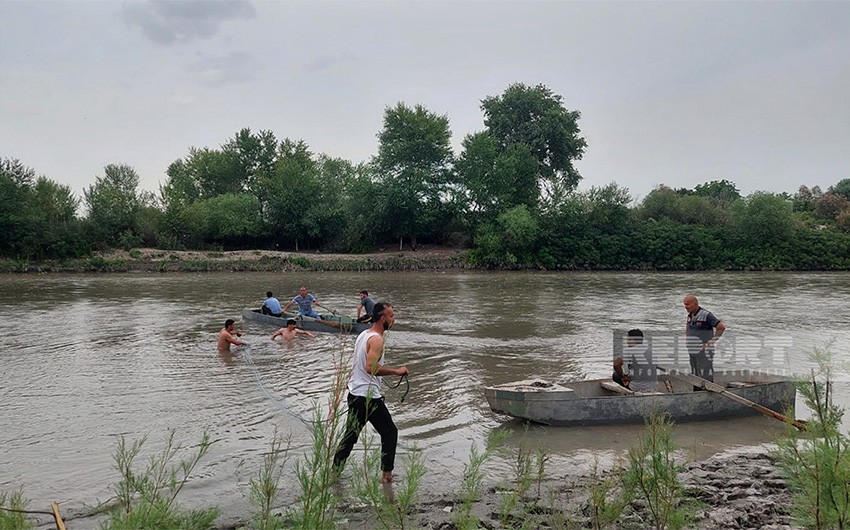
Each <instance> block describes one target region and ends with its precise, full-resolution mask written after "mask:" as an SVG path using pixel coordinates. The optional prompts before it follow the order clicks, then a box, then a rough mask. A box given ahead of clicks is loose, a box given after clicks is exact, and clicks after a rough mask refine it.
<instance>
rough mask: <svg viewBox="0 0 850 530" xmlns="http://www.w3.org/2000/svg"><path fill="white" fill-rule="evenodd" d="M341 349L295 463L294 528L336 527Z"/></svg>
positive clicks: (345, 373) (345, 362)
mask: <svg viewBox="0 0 850 530" xmlns="http://www.w3.org/2000/svg"><path fill="white" fill-rule="evenodd" d="M342 348H344V342H343V341H340V352H339V353H337V354H334V356H333V366H334V370H333V374H334V378H333V382H332V385H331V390H330V401H329V402H328V410H327V412H326V413H325V414H324V415H323V414H322V412H321V410H320V409H319V407H318V405H317V406H315V407H314V413H313V421H312V423H311V437H312V447H311V450H310V452H309V453H307V454H305V456H304V459H303V461H300V462H296V464H295V474H296V476H297V477H298V482H299V485H300V486H301V498H300V499H299V502H298V505H297V506H296V508H295V509H294V510H293V511H292V512H291V514H290V515H291V517H292V519H293V524H294V526H295V528H303V529H310V530H321V529H333V528H335V526H336V502H337V495H336V492H335V488H334V486H335V485H336V481H337V479H338V477H339V470H337V469H334V465H333V457H334V454H335V453H336V450H337V447H338V446H339V441H340V439H341V438H342V435H343V427H344V426H345V411H344V409H343V407H342V404H343V398H344V396H345V392H346V389H347V384H348V377H349V373H350V372H349V369H348V366H349V360H350V357H348V356H347V355H346V354H345V353H343V349H342Z"/></svg>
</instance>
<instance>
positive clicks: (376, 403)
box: [334, 393, 398, 471]
mask: <svg viewBox="0 0 850 530" xmlns="http://www.w3.org/2000/svg"><path fill="white" fill-rule="evenodd" d="M366 401H367V400H366V398H365V397H362V396H352V395H351V394H350V393H349V394H348V418H347V419H346V428H345V437H343V439H342V442H340V444H339V449H337V452H336V454H335V455H334V466H337V467H339V466H341V465H342V464H343V463H345V460H346V459H347V458H348V455H350V454H351V450H352V449H353V448H354V444H355V443H357V438H358V437H359V436H360V431H361V430H363V427H364V426H365V425H366V422H367V421H368V422H369V423H371V424H372V427H374V428H375V430H376V431H378V434H380V435H381V471H392V470H393V467H394V465H395V450H396V445H398V428H397V427H396V426H395V423H393V418H392V416H390V411H389V410H387V406H386V404H384V398H372V399H369V400H368V401H369V406H368V410H367V407H366Z"/></svg>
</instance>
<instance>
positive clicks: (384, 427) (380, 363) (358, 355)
mask: <svg viewBox="0 0 850 530" xmlns="http://www.w3.org/2000/svg"><path fill="white" fill-rule="evenodd" d="M372 316H373V318H374V319H375V323H374V324H372V327H371V328H369V329H367V330H366V331H364V332H363V333H361V334H360V336H358V337H357V341H356V342H355V343H354V359H353V361H352V367H351V378H350V379H349V380H348V417H347V418H346V432H345V437H344V438H343V439H342V442H341V443H340V445H339V449H338V450H337V452H336V454H335V455H334V467H335V468H336V469H337V470H338V471H341V470H342V466H343V465H344V464H345V460H346V459H347V458H348V455H350V454H351V450H352V449H353V448H354V444H355V443H357V438H358V436H360V431H361V430H362V429H363V426H364V425H366V422H367V421H368V422H369V423H371V424H372V426H373V427H375V430H376V431H378V434H380V435H381V471H382V474H381V483H383V484H388V483H390V482H392V481H393V467H394V465H395V451H396V446H397V445H398V428H397V427H396V426H395V423H393V418H392V416H390V411H389V410H387V405H386V404H385V403H384V397H383V395H382V394H381V377H382V376H385V375H407V374H408V370H407V367H406V366H401V367H399V368H389V367H387V366H384V332H385V331H387V330H388V329H390V326H392V325H393V322H394V321H395V311H394V310H393V306H391V305H390V304H384V303H381V302H378V303H377V304H375V307H374V309H373V312H372Z"/></svg>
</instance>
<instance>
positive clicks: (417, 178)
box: [374, 103, 453, 250]
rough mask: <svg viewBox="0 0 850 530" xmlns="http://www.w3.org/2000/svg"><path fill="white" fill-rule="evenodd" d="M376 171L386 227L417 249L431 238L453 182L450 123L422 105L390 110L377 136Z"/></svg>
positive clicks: (398, 105) (387, 111) (399, 238)
mask: <svg viewBox="0 0 850 530" xmlns="http://www.w3.org/2000/svg"><path fill="white" fill-rule="evenodd" d="M378 140H379V142H380V143H379V147H378V156H377V157H376V158H375V161H374V162H375V166H376V168H377V172H378V175H379V177H378V178H379V179H380V183H381V198H382V202H381V207H382V210H381V211H382V217H383V222H384V223H385V226H386V227H388V228H389V229H390V231H391V232H392V234H393V236H395V237H396V238H398V240H399V246H400V247H401V246H402V244H403V242H404V238H407V239H408V240H409V241H410V245H411V248H413V249H414V250H415V249H416V245H417V241H418V239H419V238H420V237H421V236H423V235H429V234H433V233H434V232H435V230H436V229H437V225H438V223H439V222H442V221H443V220H441V219H440V213H441V210H442V207H443V205H444V201H445V200H446V194H447V193H448V191H449V184H450V182H451V165H452V159H453V155H452V150H451V146H450V143H449V142H450V140H451V131H450V130H449V119H448V117H446V116H439V115H437V114H434V113H433V112H431V111H429V110H428V109H426V108H425V107H423V106H422V105H416V106H415V107H413V108H411V107H408V106H407V105H405V104H404V103H398V104H397V105H396V106H395V107H391V108H388V109H387V110H386V112H385V113H384V125H383V129H382V130H381V132H380V133H379V134H378Z"/></svg>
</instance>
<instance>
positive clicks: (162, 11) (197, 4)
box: [121, 0, 257, 45]
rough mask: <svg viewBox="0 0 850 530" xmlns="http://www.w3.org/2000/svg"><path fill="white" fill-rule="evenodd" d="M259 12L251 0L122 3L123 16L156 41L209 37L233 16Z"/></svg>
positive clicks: (238, 16)
mask: <svg viewBox="0 0 850 530" xmlns="http://www.w3.org/2000/svg"><path fill="white" fill-rule="evenodd" d="M256 15H257V12H256V10H255V9H254V6H253V5H252V4H251V2H250V1H248V0H192V1H167V0H147V1H145V2H131V3H127V4H124V5H123V6H122V13H121V17H122V19H123V20H124V22H125V23H126V24H127V25H129V26H130V27H138V28H139V29H141V31H142V33H143V34H144V35H145V36H146V37H147V38H149V39H150V40H152V41H153V42H155V43H157V44H162V45H170V44H174V43H175V42H187V41H192V40H202V39H209V38H211V37H213V36H214V35H215V34H216V33H218V31H219V29H220V26H221V25H222V24H223V23H225V22H228V21H230V20H236V19H250V18H253V17H255V16H256Z"/></svg>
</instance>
